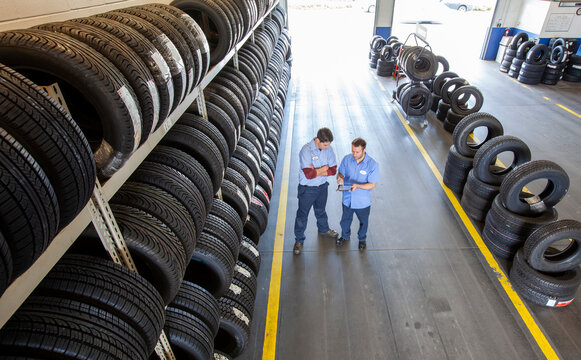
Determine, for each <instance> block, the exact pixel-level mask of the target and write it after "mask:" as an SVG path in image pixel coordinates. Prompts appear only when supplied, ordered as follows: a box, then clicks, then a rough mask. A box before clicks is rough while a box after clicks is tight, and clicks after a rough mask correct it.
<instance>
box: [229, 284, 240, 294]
mask: <svg viewBox="0 0 581 360" xmlns="http://www.w3.org/2000/svg"><path fill="white" fill-rule="evenodd" d="M229 289H230V291H232V292H233V293H234V294H236V295H240V294H241V293H242V288H240V286H238V285H236V284H230V288H229Z"/></svg>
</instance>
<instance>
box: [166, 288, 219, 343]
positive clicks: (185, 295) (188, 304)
mask: <svg viewBox="0 0 581 360" xmlns="http://www.w3.org/2000/svg"><path fill="white" fill-rule="evenodd" d="M169 306H170V307H172V308H176V309H180V310H183V311H186V312H188V313H190V314H192V315H194V316H195V317H197V318H198V319H200V320H202V322H204V324H206V326H208V328H209V329H210V332H211V334H212V338H214V337H215V336H216V333H217V332H218V326H219V323H220V310H219V309H218V302H217V301H216V299H215V298H214V296H212V294H210V293H209V292H208V291H207V290H206V289H204V288H203V287H201V286H200V285H196V284H194V283H192V282H189V281H183V282H182V286H181V287H180V291H179V292H178V294H177V295H176V297H175V298H174V299H173V301H172V302H171V304H170V305H169Z"/></svg>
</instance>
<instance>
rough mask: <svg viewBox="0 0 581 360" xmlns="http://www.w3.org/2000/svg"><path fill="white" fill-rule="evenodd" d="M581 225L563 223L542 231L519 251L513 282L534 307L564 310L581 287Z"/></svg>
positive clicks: (556, 223)
mask: <svg viewBox="0 0 581 360" xmlns="http://www.w3.org/2000/svg"><path fill="white" fill-rule="evenodd" d="M580 239H581V223H579V222H578V221H575V220H559V221H556V222H553V223H550V224H547V225H544V226H542V227H540V228H538V229H537V230H536V231H535V232H533V233H532V234H531V235H530V236H529V237H528V238H527V239H526V241H525V244H524V247H523V248H522V249H520V250H518V251H517V252H516V255H515V257H514V261H513V264H512V268H511V269H510V280H511V283H512V286H513V287H514V289H515V290H516V291H517V292H518V293H519V294H520V295H522V296H523V297H524V298H525V299H527V300H529V301H530V302H532V303H534V304H538V305H541V306H547V307H564V306H567V305H569V304H571V302H572V301H573V299H574V298H575V295H576V293H577V291H578V289H579V285H580V284H581V272H580V269H579V264H581V243H580Z"/></svg>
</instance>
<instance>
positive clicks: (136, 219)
mask: <svg viewBox="0 0 581 360" xmlns="http://www.w3.org/2000/svg"><path fill="white" fill-rule="evenodd" d="M111 210H112V211H113V215H115V219H116V220H117V223H118V225H119V229H120V230H121V233H122V234H123V237H124V238H125V242H126V243H127V248H128V249H129V251H130V252H131V255H132V257H133V259H134V261H135V266H136V267H137V270H138V271H139V273H140V274H144V276H145V277H146V278H147V279H148V280H149V281H150V282H151V283H152V284H153V286H155V288H156V289H157V290H158V291H159V293H160V295H161V297H162V298H163V300H164V304H166V305H167V304H169V303H170V302H171V301H172V300H173V298H174V297H175V295H176V294H177V292H178V290H179V288H180V284H181V281H182V279H183V276H184V272H185V268H186V261H187V257H186V253H185V251H184V247H183V245H182V243H181V242H180V241H179V240H178V239H177V237H176V235H175V234H174V233H173V232H172V231H171V230H170V229H169V228H167V227H166V226H165V225H164V224H163V223H162V222H161V221H159V220H158V219H156V218H155V217H153V216H151V215H150V214H148V213H146V212H144V211H141V210H138V209H135V208H132V207H129V206H126V205H117V204H111Z"/></svg>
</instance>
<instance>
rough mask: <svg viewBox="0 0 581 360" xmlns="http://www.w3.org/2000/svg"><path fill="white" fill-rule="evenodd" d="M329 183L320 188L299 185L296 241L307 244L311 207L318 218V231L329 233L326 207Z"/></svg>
mask: <svg viewBox="0 0 581 360" xmlns="http://www.w3.org/2000/svg"><path fill="white" fill-rule="evenodd" d="M328 187H329V183H328V182H326V183H324V184H323V185H320V186H305V185H300V184H299V189H298V195H297V197H298V198H299V208H298V209H297V216H296V218H295V241H296V242H300V243H304V242H305V229H306V228H307V222H308V219H309V211H311V207H313V209H314V210H315V217H316V218H317V229H318V230H319V232H321V233H325V232H327V231H329V221H328V219H327V212H326V211H325V206H326V205H327V188H328Z"/></svg>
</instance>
